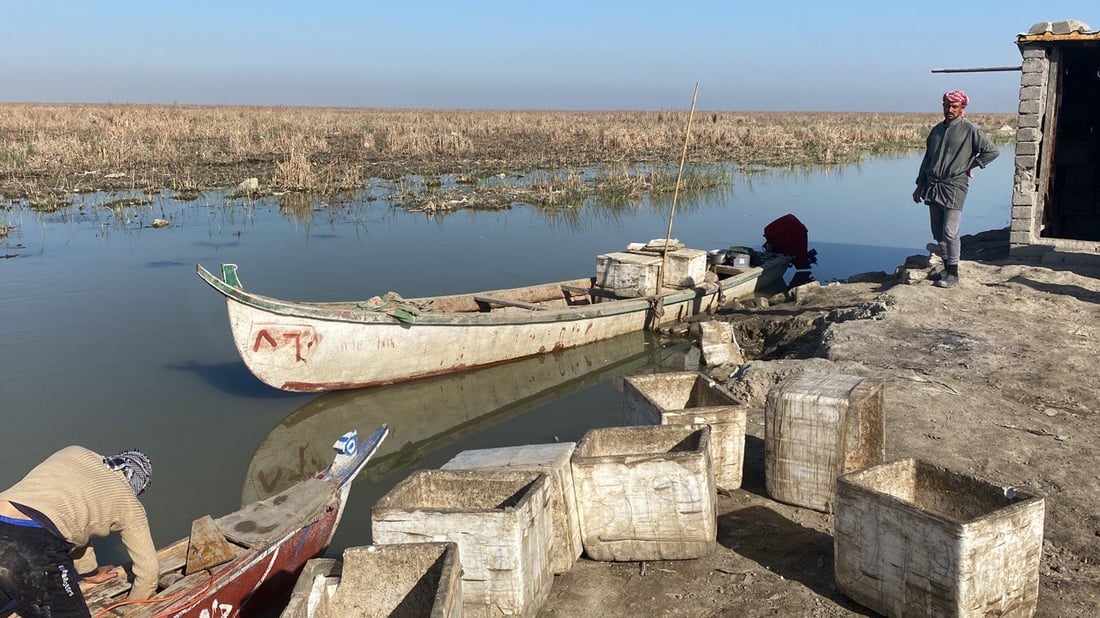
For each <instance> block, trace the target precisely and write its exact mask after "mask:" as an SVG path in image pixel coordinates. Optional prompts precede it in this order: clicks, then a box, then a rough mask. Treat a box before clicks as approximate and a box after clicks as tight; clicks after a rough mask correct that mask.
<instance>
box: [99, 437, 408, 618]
mask: <svg viewBox="0 0 1100 618" xmlns="http://www.w3.org/2000/svg"><path fill="white" fill-rule="evenodd" d="M388 433H389V427H388V426H387V425H383V426H382V427H380V428H378V430H377V431H375V432H374V433H373V434H372V435H371V436H370V437H369V438H367V440H366V441H364V442H362V443H361V444H360V443H358V440H357V436H356V434H355V432H354V431H349V432H348V433H346V434H344V435H343V436H342V437H341V438H340V439H339V440H338V441H337V442H336V444H335V445H334V447H335V448H336V449H337V455H336V458H335V460H334V461H333V462H332V464H331V465H330V466H329V467H328V468H327V469H325V470H324V471H323V472H320V473H318V474H317V475H316V476H314V477H312V478H308V479H305V480H303V481H300V482H299V483H297V484H295V485H293V486H292V487H289V488H287V489H286V490H285V491H283V492H281V493H279V494H276V495H274V496H271V497H270V498H267V499H265V500H261V501H259V502H253V503H251V504H247V505H245V506H244V507H242V508H241V509H240V510H239V511H236V512H233V513H230V514H228V515H226V516H224V517H221V518H218V519H215V520H212V521H213V523H215V524H217V525H216V526H207V529H208V530H213V531H215V532H216V533H217V534H216V535H215V537H214V538H213V539H211V538H209V537H204V538H202V539H197V538H195V537H196V533H195V532H194V531H193V532H192V536H191V537H190V538H185V539H182V540H179V541H177V542H175V543H173V544H171V545H169V546H168V547H165V548H163V549H161V550H160V551H158V558H159V560H160V572H161V574H160V580H159V581H160V583H159V585H158V587H157V593H156V595H154V597H153V598H151V599H147V600H143V601H133V602H126V601H124V599H125V598H126V594H127V593H128V591H129V588H130V584H129V582H127V581H126V580H125V578H122V577H116V578H115V579H112V580H108V581H107V582H104V583H102V584H97V585H92V586H88V587H86V588H85V587H82V589H83V592H84V598H85V600H86V601H87V602H88V608H89V609H90V610H91V613H92V616H93V617H98V616H127V617H130V618H133V617H135V616H141V617H148V618H156V617H160V616H166V617H167V616H172V617H177V618H185V617H194V618H230V617H233V616H249V615H256V614H258V613H260V612H261V611H262V610H264V609H265V605H266V604H268V603H270V602H272V601H274V600H277V599H279V598H280V597H283V596H285V594H286V593H287V592H288V591H289V590H290V589H291V588H293V587H294V583H295V581H296V580H297V578H298V573H299V571H301V569H302V566H303V565H304V564H305V563H306V561H307V560H309V559H310V558H315V557H317V556H318V555H320V554H321V553H322V552H324V550H325V549H326V548H327V547H328V544H329V542H331V541H332V536H333V534H334V533H335V532H336V526H337V525H338V524H339V523H340V517H341V515H342V514H343V511H344V505H345V504H346V503H347V498H348V493H349V492H350V490H351V484H352V481H353V480H355V477H356V475H358V474H359V472H360V471H361V470H362V469H363V466H364V465H365V464H366V463H367V461H368V460H370V458H371V456H372V455H374V453H375V452H376V451H377V450H378V447H379V445H381V443H382V440H384V439H385V437H386V435H387V434H388ZM207 520H208V521H209V519H208V518H207ZM200 521H201V520H200ZM196 523H197V524H198V522H196ZM218 536H221V537H223V538H224V542H223V541H222V539H221V538H217V537H218ZM211 548H213V550H212V549H211ZM210 555H214V556H215V557H216V559H217V560H218V561H219V562H220V564H217V565H215V566H209V567H205V566H203V567H201V568H195V567H196V564H197V563H198V562H202V561H203V560H204V559H205V561H206V562H207V563H210V562H211V560H209V556H210ZM196 558H198V560H196ZM189 562H190V563H191V564H192V566H191V568H188V566H187V565H188V563H189Z"/></svg>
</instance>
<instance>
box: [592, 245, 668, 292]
mask: <svg viewBox="0 0 1100 618" xmlns="http://www.w3.org/2000/svg"><path fill="white" fill-rule="evenodd" d="M660 270H661V258H660V256H652V255H643V254H638V253H626V252H616V253H604V254H602V255H598V256H596V286H597V287H600V288H603V289H606V290H610V291H613V292H615V294H617V295H618V296H622V297H626V298H636V297H640V296H653V295H654V294H656V293H657V285H658V281H657V279H658V277H659V276H660Z"/></svg>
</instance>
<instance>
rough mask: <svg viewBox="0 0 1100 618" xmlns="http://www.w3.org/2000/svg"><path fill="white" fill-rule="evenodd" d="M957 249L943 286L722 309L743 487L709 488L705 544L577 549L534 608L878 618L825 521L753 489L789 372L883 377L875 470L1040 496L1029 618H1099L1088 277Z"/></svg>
mask: <svg viewBox="0 0 1100 618" xmlns="http://www.w3.org/2000/svg"><path fill="white" fill-rule="evenodd" d="M963 242H964V244H963V259H964V261H963V262H962V264H961V265H960V274H961V277H962V281H961V283H960V285H959V286H957V287H955V288H953V289H948V290H944V289H939V288H935V287H933V286H932V284H931V283H930V282H928V281H919V282H916V283H912V284H905V283H900V282H898V281H897V280H896V279H895V278H893V277H892V276H890V277H886V276H880V277H877V278H876V277H870V279H872V281H869V282H864V283H847V284H832V285H822V286H817V285H816V284H811V285H810V286H808V287H805V288H802V289H801V290H800V292H801V293H800V294H799V295H798V300H797V301H791V302H787V303H782V304H772V305H770V306H768V307H759V308H747V307H736V306H735V307H732V308H728V309H726V310H724V311H723V312H721V313H720V314H719V316H718V317H719V319H724V320H729V321H731V322H733V323H734V324H735V325H736V331H737V332H738V333H739V335H738V340H739V341H740V342H741V344H742V346H743V347H744V348H745V350H746V352H748V353H750V354H751V355H753V357H754V358H756V359H757V360H753V361H750V362H749V363H747V364H746V365H743V366H740V367H738V366H724V367H717V368H709V369H708V370H707V371H708V373H710V375H711V376H712V377H714V378H715V379H716V380H717V381H718V382H719V383H721V384H722V385H723V387H724V388H726V389H727V390H728V391H729V392H731V393H732V394H734V395H735V396H737V397H739V398H740V399H741V400H743V401H746V402H748V403H749V404H750V405H751V406H752V410H753V412H752V413H751V414H750V418H749V425H748V432H747V433H748V435H747V436H746V459H745V476H744V483H743V486H742V488H741V489H739V490H735V491H732V492H730V493H728V494H722V495H719V496H718V500H717V507H718V546H717V550H716V551H715V552H714V554H713V555H711V556H708V557H706V558H701V559H697V560H682V561H664V562H648V563H644V564H643V563H638V562H631V563H604V562H596V561H592V560H588V559H586V558H583V557H582V558H581V560H580V561H578V562H577V564H576V565H575V567H574V568H573V570H572V571H570V572H569V573H566V574H564V575H561V576H557V577H556V578H555V583H554V587H553V589H552V591H551V594H550V598H549V600H548V601H547V602H546V604H545V605H544V606H543V608H542V610H541V612H540V613H539V616H542V617H550V616H590V615H595V612H598V614H599V615H600V616H602V617H604V618H616V617H623V618H625V617H628V616H629V617H634V616H874V615H877V614H875V613H874V612H872V611H870V610H868V609H866V608H864V607H861V606H859V605H857V604H856V603H854V602H852V601H851V600H849V599H847V598H846V597H844V596H843V595H842V594H841V593H839V592H838V591H837V589H836V587H835V585H834V582H833V537H832V525H833V520H832V516H831V515H828V514H824V513H819V512H816V511H812V510H808V509H803V508H798V507H793V506H789V505H785V504H781V503H779V502H776V501H773V500H771V499H769V498H768V496H767V494H766V491H765V485H764V477H763V474H764V446H763V436H764V425H763V406H764V398H765V396H766V393H767V391H768V389H770V388H771V387H772V386H773V385H775V384H776V383H777V381H779V380H781V379H782V378H783V377H785V376H789V375H792V374H793V373H796V372H800V371H804V370H813V371H824V372H836V373H845V374H850V375H858V376H867V377H877V378H882V379H883V380H884V383H885V402H886V404H885V405H886V407H885V413H886V431H887V435H886V459H887V460H888V461H889V460H894V459H900V458H906V457H918V458H921V459H925V460H929V461H932V462H935V463H937V464H939V465H942V466H945V467H947V468H949V469H952V470H955V471H957V472H962V473H965V474H968V475H972V476H975V477H978V478H981V479H983V480H987V481H989V482H991V483H994V484H997V485H1002V486H1013V487H1016V488H1019V489H1023V490H1025V491H1028V492H1031V493H1034V494H1038V495H1040V496H1043V497H1044V498H1045V501H1046V521H1045V533H1044V541H1043V554H1042V561H1041V564H1040V569H1039V600H1038V608H1037V612H1036V615H1038V616H1057V617H1069V616H1100V567H1098V566H1097V563H1098V562H1100V481H1098V478H1097V472H1096V470H1097V464H1098V463H1100V425H1098V421H1100V370H1098V369H1097V366H1096V361H1095V355H1096V350H1097V345H1098V343H1100V341H1098V340H1100V269H1098V268H1097V267H1096V266H1092V265H1055V266H1038V265H1034V264H1031V265H1029V264H1027V263H1022V262H1019V261H1017V260H1013V259H1010V258H1008V256H1007V232H992V233H986V234H981V235H977V236H975V237H966V238H964V239H963ZM891 275H892V273H891ZM853 279H854V278H853ZM875 279H877V280H878V281H877V282H876V281H874V280H875ZM762 359H770V360H762ZM731 374H734V376H735V377H733V378H731Z"/></svg>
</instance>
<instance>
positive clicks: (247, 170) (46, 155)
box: [0, 104, 1015, 207]
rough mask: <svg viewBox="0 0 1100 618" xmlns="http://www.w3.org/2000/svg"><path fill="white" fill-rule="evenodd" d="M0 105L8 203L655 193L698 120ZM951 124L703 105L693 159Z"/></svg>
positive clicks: (794, 160)
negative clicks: (438, 189)
mask: <svg viewBox="0 0 1100 618" xmlns="http://www.w3.org/2000/svg"><path fill="white" fill-rule="evenodd" d="M0 110H2V113H0V194H2V195H3V197H4V198H6V199H15V198H28V199H30V200H31V201H32V202H33V203H35V204H36V205H38V206H39V207H48V206H49V205H50V204H60V203H63V202H64V201H65V200H66V199H67V198H66V195H67V194H69V193H74V192H75V193H80V192H89V191H100V190H106V191H118V190H125V189H139V190H144V191H148V192H154V191H159V190H161V189H171V190H175V191H179V192H183V193H185V194H186V193H195V192H198V191H202V190H206V189H218V188H225V187H234V186H236V185H237V184H238V183H239V182H240V181H241V180H243V179H245V178H248V177H256V178H258V179H259V182H260V186H261V192H265V193H271V192H275V191H306V192H321V193H335V192H343V191H354V190H356V189H358V188H360V187H362V185H363V184H364V182H365V181H366V180H367V179H368V178H383V179H391V180H399V179H402V178H407V177H410V176H420V177H424V178H431V177H433V176H434V177H438V175H440V174H453V175H454V177H455V178H461V179H467V180H469V181H470V182H473V181H475V180H479V179H482V178H486V177H489V176H492V175H496V174H500V173H506V174H509V175H510V174H513V173H524V172H530V171H532V170H559V171H560V170H566V171H565V172H564V175H563V176H561V177H549V178H548V179H547V181H546V182H547V183H548V184H549V188H548V187H547V186H542V187H539V186H535V187H531V186H528V187H526V188H525V191H527V192H528V193H536V194H537V193H539V192H540V191H546V190H549V191H550V194H551V195H552V194H553V192H554V191H555V190H556V189H555V187H557V189H558V190H563V191H564V190H566V189H568V187H563V185H568V184H570V183H574V184H575V183H577V182H579V181H578V177H577V176H576V174H575V172H569V171H568V170H571V169H576V168H580V167H588V166H595V167H601V168H603V169H606V170H616V169H617V170H621V171H620V172H615V173H614V174H618V175H619V176H620V177H622V178H626V179H627V184H630V183H634V184H636V185H638V186H639V187H641V188H647V187H648V188H652V187H653V184H652V183H650V182H648V180H646V179H641V180H639V179H638V178H639V177H638V176H637V170H636V169H635V168H633V166H634V164H637V163H650V164H664V165H668V164H671V163H673V162H677V161H678V160H679V157H680V152H681V149H682V147H683V140H684V132H685V128H686V126H687V119H688V112H686V111H659V112H552V111H471V110H406V109H342V108H297V107H228V106H225V107H221V106H176V105H62V104H5V105H0ZM971 118H972V119H974V120H976V121H977V122H979V123H980V124H982V126H984V127H985V128H986V129H987V130H991V131H993V130H995V129H998V128H1000V127H1002V126H1006V125H1013V124H1014V123H1015V116H1012V115H1007V114H1000V115H980V114H978V115H971ZM939 119H940V116H939V115H938V114H934V113H929V114H902V113H874V114H870V113H778V112H762V113H756V112H696V115H695V118H694V122H693V125H692V130H691V136H690V143H689V150H688V156H689V161H691V162H695V163H703V162H735V163H741V164H760V165H765V166H792V165H814V164H835V163H844V162H849V161H853V160H858V159H859V158H860V157H861V156H863V154H865V153H876V152H884V151H898V150H907V149H914V148H920V147H921V146H922V145H923V140H924V136H925V135H926V133H927V131H928V129H929V128H930V127H931V126H932V125H933V124H935V123H936V122H938V121H939ZM1007 135H1008V137H1011V133H1008V134H1007ZM614 174H613V173H605V174H603V176H604V178H609V177H610V176H612V175H614ZM632 174H633V175H634V176H633V178H631V176H632ZM436 184H438V183H436ZM666 184H667V183H666ZM702 184H704V185H706V184H708V183H707V182H703V183H702ZM428 188H429V189H430V188H432V183H429V185H428ZM576 188H577V187H575V186H574V187H573V189H576ZM533 201H535V202H536V203H539V202H540V200H539V199H535V200H533ZM553 202H554V199H542V200H541V203H553Z"/></svg>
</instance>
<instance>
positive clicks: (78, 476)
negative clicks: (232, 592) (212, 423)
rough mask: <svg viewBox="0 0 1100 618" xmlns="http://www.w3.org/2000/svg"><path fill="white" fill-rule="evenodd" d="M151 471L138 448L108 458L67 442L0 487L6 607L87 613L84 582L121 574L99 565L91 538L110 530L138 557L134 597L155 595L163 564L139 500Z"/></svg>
mask: <svg viewBox="0 0 1100 618" xmlns="http://www.w3.org/2000/svg"><path fill="white" fill-rule="evenodd" d="M152 475H153V467H152V465H151V464H150V463H149V458H148V457H146V456H145V455H144V454H143V453H141V452H140V451H123V452H121V453H119V454H118V455H114V456H111V457H104V456H102V455H99V454H96V453H94V452H92V451H89V450H88V449H86V448H81V447H79V446H69V447H66V448H63V449H61V450H60V451H58V452H56V453H54V454H53V455H50V456H49V457H48V458H46V460H45V461H43V462H42V463H40V464H38V465H37V466H35V468H34V469H33V470H31V471H30V472H29V473H28V474H27V476H25V477H23V480H21V481H19V482H18V483H16V484H15V485H13V486H12V487H10V488H8V489H7V490H5V491H3V492H0V608H3V607H4V606H5V605H7V604H8V603H10V602H11V601H12V600H14V601H16V602H18V606H17V607H16V611H18V612H19V615H20V616H23V617H24V618H39V617H53V618H58V617H62V616H64V617H66V618H68V617H73V616H81V617H86V616H89V614H90V612H89V611H88V606H87V604H86V603H85V602H84V596H83V594H81V592H80V585H79V582H80V580H81V579H84V580H86V581H88V582H91V583H99V582H103V581H107V580H108V579H111V578H112V577H116V576H117V575H118V573H119V572H118V570H116V567H113V566H98V565H97V564H96V557H95V551H94V550H93V549H92V547H91V545H89V542H90V541H91V539H92V537H103V536H107V535H108V534H110V533H112V532H118V533H119V534H120V536H121V537H122V543H123V544H124V545H125V546H126V552H127V553H128V554H130V560H132V561H133V563H134V564H133V571H134V582H133V586H132V588H131V589H130V598H131V599H145V598H148V597H150V596H152V595H153V593H155V592H156V588H157V576H158V575H159V570H160V569H159V565H158V563H157V550H156V547H155V546H154V545H153V539H152V537H151V536H150V534H149V524H148V522H147V520H146V517H145V509H144V507H142V506H141V502H139V501H138V498H137V497H138V495H139V494H141V492H143V491H145V488H146V487H148V486H149V479H150V477H151V476H152ZM74 558H75V562H74ZM81 574H82V575H81Z"/></svg>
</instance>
